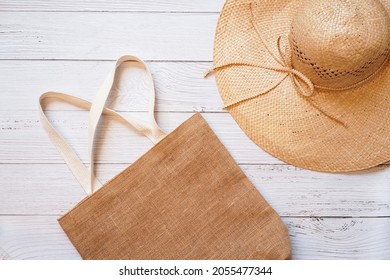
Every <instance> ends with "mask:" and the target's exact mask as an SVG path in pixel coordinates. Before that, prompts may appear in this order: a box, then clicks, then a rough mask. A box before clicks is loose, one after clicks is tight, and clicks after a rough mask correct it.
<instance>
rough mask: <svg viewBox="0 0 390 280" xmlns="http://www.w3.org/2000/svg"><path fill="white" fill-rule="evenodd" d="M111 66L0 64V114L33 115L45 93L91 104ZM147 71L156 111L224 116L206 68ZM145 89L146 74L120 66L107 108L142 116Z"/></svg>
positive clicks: (161, 65)
mask: <svg viewBox="0 0 390 280" xmlns="http://www.w3.org/2000/svg"><path fill="white" fill-rule="evenodd" d="M114 64H115V63H114V62H113V61H0V77H1V79H2V80H3V81H7V82H6V83H5V82H4V83H2V90H1V96H2V102H0V110H9V109H10V108H12V110H36V109H37V102H38V97H39V95H40V94H41V93H43V92H46V91H49V90H53V91H62V92H66V93H69V94H72V95H75V96H79V97H81V98H84V99H87V100H93V98H94V97H95V95H96V93H97V90H98V88H99V86H100V84H101V82H102V81H103V80H104V78H105V77H106V75H107V74H108V72H109V71H110V70H111V68H112V67H113V66H114ZM148 65H149V67H150V68H151V71H152V74H153V78H154V81H155V88H156V107H155V110H156V111H171V112H172V111H178V112H192V111H202V112H222V111H223V110H222V107H223V105H222V101H221V98H220V96H219V93H218V90H217V86H216V84H215V80H214V78H213V77H210V78H208V79H204V78H203V74H202V73H203V72H204V71H205V70H206V69H207V68H209V67H210V66H211V63H210V62H206V63H202V62H196V63H194V62H149V63H148ZM147 89H148V88H147V82H146V75H145V71H144V70H143V69H140V68H139V66H137V65H135V64H130V63H129V64H126V65H125V64H124V65H123V67H122V66H121V67H120V68H119V72H118V75H117V79H116V82H115V87H114V91H113V92H112V93H111V95H110V99H109V101H108V103H107V106H109V107H111V108H114V109H116V110H120V111H142V110H145V109H146V108H147V105H146V104H147V100H146V96H147ZM51 109H52V110H56V109H62V110H64V109H66V107H64V106H53V107H51ZM70 109H72V110H75V108H74V107H72V108H70ZM76 109H77V108H76Z"/></svg>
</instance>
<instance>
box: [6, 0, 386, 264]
mask: <svg viewBox="0 0 390 280" xmlns="http://www.w3.org/2000/svg"><path fill="white" fill-rule="evenodd" d="M222 5H223V1H222V0H196V1H194V0H180V1H177V0H129V1H127V0H111V1H106V0H87V1H76V0H69V1H65V0H53V1H45V0H31V1H28V0H1V1H0V85H1V87H0V98H1V99H0V259H78V258H80V257H79V255H78V254H77V252H76V251H75V249H74V248H73V247H72V245H71V243H70V242H69V241H68V239H67V237H66V236H65V234H64V233H63V232H62V230H61V229H60V227H59V225H58V223H57V218H58V217H59V216H60V215H61V214H63V213H64V212H65V211H67V210H69V209H71V208H72V207H73V206H74V205H75V204H76V203H77V202H78V201H79V200H81V199H82V198H83V195H84V194H83V191H82V189H81V187H80V186H79V184H78V183H77V182H76V181H75V179H74V178H73V176H72V175H71V173H70V171H69V170H68V169H67V167H66V165H65V164H64V163H63V160H62V159H61V158H60V156H59V154H58V153H57V151H56V150H55V148H54V147H53V146H52V144H51V143H50V142H49V139H48V137H47V135H46V134H45V132H44V131H43V129H42V128H41V125H40V123H39V119H38V112H37V101H38V96H39V95H40V94H41V93H42V92H44V91H48V90H57V91H63V92H67V93H71V94H74V95H77V96H80V97H84V98H87V99H92V98H93V96H94V94H95V93H96V90H97V88H98V87H99V84H100V82H101V81H102V80H103V78H104V77H105V75H106V74H107V72H108V70H109V69H110V67H112V65H113V63H114V60H115V59H116V58H118V57H119V56H120V55H123V54H133V55H137V56H139V57H140V58H142V59H144V60H146V61H147V62H148V64H149V65H150V67H151V70H152V73H153V76H154V79H155V83H156V89H157V105H156V111H157V118H158V122H159V123H160V124H161V126H162V128H163V129H164V130H166V131H167V132H170V131H172V130H173V129H174V128H175V127H176V126H178V125H179V124H180V123H181V122H183V121H184V120H186V119H187V118H188V117H189V116H191V115H192V114H193V113H194V112H202V113H203V116H204V117H205V118H206V120H207V121H208V122H209V124H210V126H211V127H212V129H213V130H214V131H215V132H216V134H217V135H218V137H219V138H220V139H221V141H222V142H223V144H225V146H226V147H227V149H228V150H229V151H230V152H231V154H232V155H233V157H234V158H235V160H236V161H237V162H238V163H239V164H240V166H241V168H242V169H243V170H244V172H245V173H246V174H247V176H248V177H249V178H250V179H251V180H252V182H253V183H254V184H255V185H256V187H257V188H258V190H259V191H260V192H261V193H262V194H263V196H264V197H265V198H266V199H267V200H268V201H269V202H270V204H271V205H272V206H273V207H274V208H275V209H276V210H277V211H278V213H279V214H280V215H281V216H282V219H283V220H284V222H285V223H286V224H287V226H288V228H289V232H290V237H291V242H292V250H293V258H294V259H390V169H389V168H388V167H387V166H386V165H381V166H378V167H376V168H372V169H370V170H367V171H364V172H355V173H349V174H326V173H318V172H312V171H307V170H302V169H299V168H295V167H293V166H290V165H286V164H284V163H283V162H280V161H279V160H276V159H275V158H273V157H271V156H269V155H268V154H266V153H265V152H263V151H262V150H261V149H259V148H258V147H257V146H256V145H254V144H253V143H252V142H251V141H250V140H249V139H248V138H247V137H246V136H245V134H244V133H243V132H242V131H241V130H240V129H239V127H238V126H237V125H236V123H235V122H234V120H233V119H232V118H231V117H230V116H229V114H228V113H226V112H224V111H223V110H222V109H221V107H222V106H221V105H222V103H221V100H220V97H219V94H218V91H217V88H216V85H215V81H214V79H213V78H210V79H208V80H204V79H203V78H202V73H203V71H204V70H205V69H206V68H208V67H209V66H210V65H211V60H212V47H213V38H214V31H215V27H216V23H217V19H218V14H219V12H220V10H221V8H222ZM144 85H145V83H144V75H143V73H142V71H140V69H137V68H132V69H126V70H124V71H122V78H121V79H120V80H119V81H118V83H117V85H116V86H115V88H114V91H115V92H113V94H112V97H111V99H110V101H109V102H108V103H109V106H110V107H112V108H115V109H117V110H120V111H125V112H128V114H135V115H137V116H140V117H143V116H145V113H144V111H145V110H146V104H147V101H146V100H145V99H144V89H145V86H144ZM49 109H50V111H49V113H48V115H49V116H50V118H51V120H52V121H53V122H54V124H55V126H56V127H57V128H58V129H59V130H60V131H61V132H63V134H64V135H65V137H66V138H67V139H68V140H69V142H70V143H71V144H72V145H73V147H75V149H76V151H77V152H78V153H79V154H80V155H81V156H82V158H83V160H84V161H85V162H87V155H86V149H87V138H86V137H87V134H86V131H87V114H86V113H85V112H81V111H79V110H78V109H77V108H73V107H69V106H64V105H62V104H55V103H54V104H52V105H51V106H50V108H49ZM96 141H97V152H98V154H99V155H98V157H97V162H98V164H97V173H98V177H100V178H101V179H102V180H103V181H104V180H108V179H109V178H110V177H112V176H113V175H115V174H116V173H118V172H120V171H121V170H122V169H123V168H125V167H126V166H128V164H129V163H131V162H133V161H134V160H135V159H137V158H138V157H139V156H140V155H142V154H143V153H145V152H146V151H147V150H148V149H149V148H150V147H151V144H150V143H149V142H148V141H147V140H145V139H143V138H141V137H140V136H137V135H136V134H135V133H134V132H132V131H131V130H130V129H128V128H127V127H124V126H123V125H122V124H119V123H117V122H115V121H112V120H111V121H110V120H107V119H105V120H103V122H102V125H101V127H100V133H99V135H98V137H97V140H96Z"/></svg>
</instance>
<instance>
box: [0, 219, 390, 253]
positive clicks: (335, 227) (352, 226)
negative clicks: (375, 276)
mask: <svg viewBox="0 0 390 280" xmlns="http://www.w3.org/2000/svg"><path fill="white" fill-rule="evenodd" d="M283 220H284V222H285V223H286V224H287V226H288V229H289V234H290V238H291V243H292V250H293V258H294V259H390V240H389V238H388V232H389V230H390V218H371V219H359V218H353V219H350V218H345V219H342V218H291V217H287V218H283ZM0 232H1V235H0V248H1V250H2V251H3V252H6V254H7V255H8V257H9V258H13V259H80V257H79V255H78V253H77V252H76V250H75V249H74V248H73V246H72V245H71V243H70V242H69V240H68V239H67V237H66V235H65V234H64V233H63V231H62V229H61V228H60V226H59V225H58V222H57V217H56V216H0Z"/></svg>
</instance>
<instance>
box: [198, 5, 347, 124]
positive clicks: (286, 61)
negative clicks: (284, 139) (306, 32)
mask: <svg viewBox="0 0 390 280" xmlns="http://www.w3.org/2000/svg"><path fill="white" fill-rule="evenodd" d="M250 13H251V20H250V23H251V25H252V27H253V29H254V30H255V32H256V35H257V37H258V38H259V39H260V41H261V42H262V44H263V46H264V47H265V49H266V51H267V52H268V53H269V54H270V55H271V57H272V58H273V60H274V61H275V62H276V64H275V65H273V66H271V65H261V64H256V63H249V62H245V63H243V62H231V63H226V64H217V65H214V66H213V67H211V68H210V69H208V70H207V71H206V72H205V73H204V77H205V78H206V77H207V76H209V75H210V74H212V73H213V72H214V71H216V70H220V69H222V68H228V67H232V66H247V67H255V68H262V69H265V70H272V71H276V72H279V73H285V75H283V76H282V77H281V78H280V79H279V80H278V81H276V82H275V83H274V84H271V86H269V87H266V88H265V89H264V90H263V91H260V92H257V93H255V94H254V95H252V96H249V97H246V98H243V99H240V100H237V101H234V102H231V103H227V104H225V107H224V109H227V108H229V107H231V106H233V105H236V104H238V103H241V102H245V101H247V100H250V99H254V98H256V97H258V96H260V95H263V94H266V93H268V92H270V91H272V90H273V89H275V88H277V87H278V86H279V85H280V84H281V83H282V82H283V81H284V80H285V79H286V78H288V77H289V78H290V79H291V82H292V84H293V85H294V87H295V90H296V92H297V93H298V94H300V95H301V96H302V97H310V96H313V95H315V88H316V86H315V85H314V84H313V82H312V81H311V80H310V79H309V78H308V77H307V76H306V75H305V74H303V73H302V72H300V71H298V70H297V69H295V68H293V66H292V60H291V57H292V52H291V48H290V45H289V42H288V38H287V36H279V37H278V38H277V41H276V43H277V51H278V53H277V55H276V54H275V53H274V52H273V51H272V50H271V49H270V48H269V47H268V45H267V44H266V42H265V41H264V40H263V38H262V37H261V35H260V32H259V31H258V29H257V27H256V24H255V20H254V14H253V9H252V4H250ZM282 41H284V42H282ZM282 43H284V51H282V49H283V46H282ZM354 86H355V85H354ZM319 88H322V87H319ZM348 88H350V87H348ZM324 89H326V88H324ZM340 90H342V89H340ZM304 100H305V101H306V102H308V103H309V104H310V105H311V106H312V107H313V108H315V109H316V110H318V111H319V112H321V113H322V114H323V115H324V116H326V117H328V118H329V119H331V120H332V121H334V122H335V123H337V124H339V125H342V126H344V127H345V126H346V125H345V124H344V123H343V122H342V121H340V120H339V119H337V118H335V117H333V116H331V115H329V114H328V113H326V112H324V111H323V110H322V109H321V108H319V107H318V105H317V104H315V102H314V101H313V100H311V99H308V98H304Z"/></svg>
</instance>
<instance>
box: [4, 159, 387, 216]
mask: <svg viewBox="0 0 390 280" xmlns="http://www.w3.org/2000/svg"><path fill="white" fill-rule="evenodd" d="M127 166H128V164H99V165H97V168H96V171H97V176H98V177H99V179H100V180H101V181H102V182H106V181H108V180H109V179H111V178H112V177H114V176H115V175H116V174H118V173H119V172H121V171H122V170H123V169H125V168H126V167H127ZM0 167H1V168H0V178H2V182H1V183H0V190H1V193H2V195H1V196H0V215H1V214H3V215H11V214H17V215H58V216H59V215H61V214H64V213H65V212H67V211H68V210H69V209H71V208H72V207H73V206H75V205H76V204H77V203H78V202H79V201H80V200H81V199H83V198H84V196H85V194H84V192H83V190H82V188H81V186H80V185H79V183H78V182H77V181H76V180H75V179H74V177H73V175H72V174H71V172H70V171H69V169H68V168H67V166H66V165H65V164H2V165H0ZM241 168H242V170H243V171H244V172H245V174H246V175H247V176H248V178H249V179H250V180H251V181H252V183H253V184H254V185H255V186H256V188H257V189H258V190H259V191H260V193H261V194H262V195H263V196H264V198H266V200H267V201H268V202H269V203H270V204H271V206H272V207H274V208H275V210H276V211H277V212H278V213H279V214H280V215H282V216H302V217H310V216H328V217H329V216H334V217H378V216H388V217H390V184H388V182H389V181H390V169H389V168H388V167H384V166H381V167H377V168H374V169H372V170H370V171H365V172H359V173H356V174H328V173H318V172H313V171H308V170H303V169H298V168H295V167H291V166H288V165H262V166H257V165H243V166H241ZM21 198H22V199H21Z"/></svg>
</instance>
